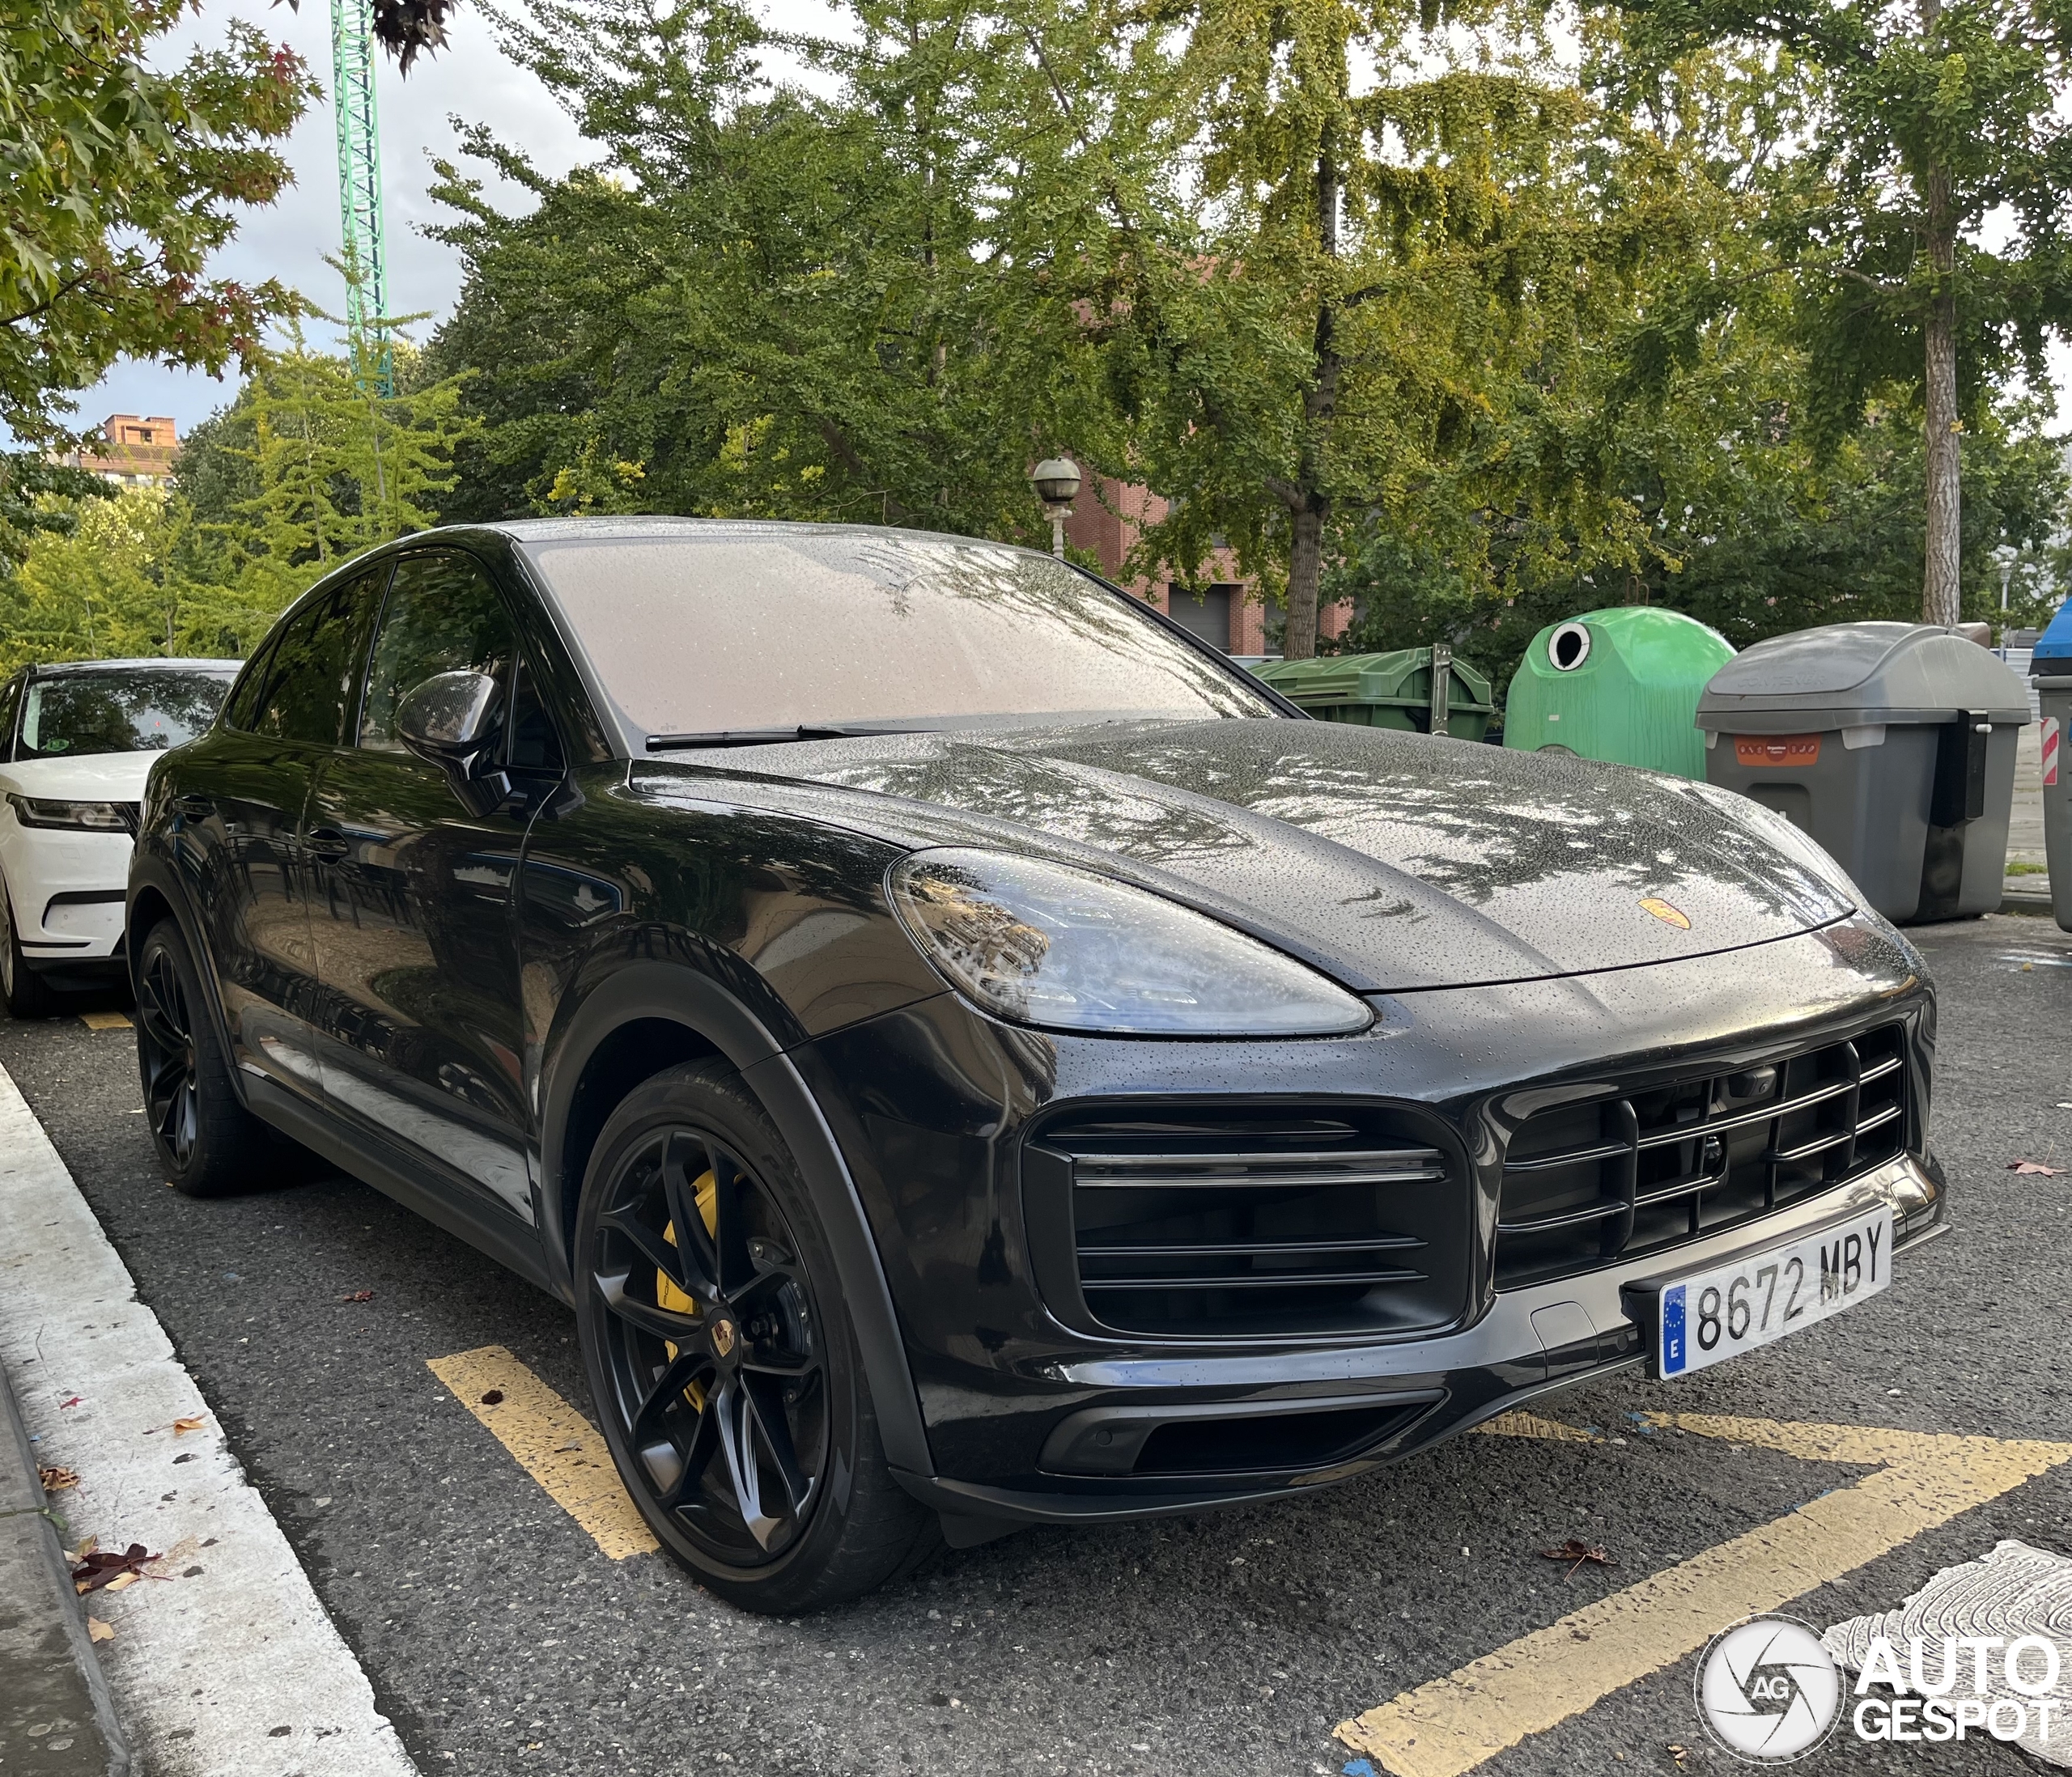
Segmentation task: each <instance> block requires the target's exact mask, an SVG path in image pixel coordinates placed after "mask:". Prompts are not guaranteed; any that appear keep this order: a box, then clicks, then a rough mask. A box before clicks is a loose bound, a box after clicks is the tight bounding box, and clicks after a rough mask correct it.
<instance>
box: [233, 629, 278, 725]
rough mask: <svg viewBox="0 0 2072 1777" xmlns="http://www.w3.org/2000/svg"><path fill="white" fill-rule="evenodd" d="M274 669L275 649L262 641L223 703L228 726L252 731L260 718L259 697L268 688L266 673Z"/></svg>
mask: <svg viewBox="0 0 2072 1777" xmlns="http://www.w3.org/2000/svg"><path fill="white" fill-rule="evenodd" d="M273 670H274V650H273V648H272V647H271V646H270V644H268V643H261V645H260V649H259V651H258V653H257V654H256V655H253V658H252V659H250V660H249V661H248V662H247V663H246V665H245V668H244V671H243V672H240V674H238V676H237V683H236V685H232V686H231V693H230V696H229V698H227V700H226V701H225V702H224V704H223V722H224V724H225V726H226V727H232V728H238V729H241V730H244V731H245V732H249V731H250V729H251V727H252V724H253V723H254V722H256V721H257V720H258V719H259V699H260V698H261V696H262V695H264V694H265V689H266V675H267V674H268V673H269V672H272V671H273Z"/></svg>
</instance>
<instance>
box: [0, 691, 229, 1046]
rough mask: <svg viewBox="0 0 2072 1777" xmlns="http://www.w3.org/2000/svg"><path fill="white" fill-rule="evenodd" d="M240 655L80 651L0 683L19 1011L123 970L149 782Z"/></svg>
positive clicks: (13, 972) (6, 955) (6, 885)
mask: <svg viewBox="0 0 2072 1777" xmlns="http://www.w3.org/2000/svg"><path fill="white" fill-rule="evenodd" d="M240 664H241V663H240V662H239V661H236V660H82V661H77V662H74V663H70V664H65V665H61V666H32V667H24V668H23V669H22V670H21V671H20V672H18V673H16V674H15V676H14V677H13V678H11V679H10V680H9V681H7V683H6V688H5V689H0V993H3V994H4V997H5V998H6V1002H7V1009H8V1010H9V1011H11V1012H12V1013H13V1014H14V1015H15V1016H16V1017H17V1018H42V1017H48V1016H49V1015H50V1014H51V1013H52V1012H53V1011H55V1010H56V1009H57V1001H56V996H55V990H54V985H53V984H54V983H56V982H65V981H67V980H70V981H72V982H76V983H78V984H80V985H84V984H86V983H87V982H91V980H93V979H94V978H96V977H97V976H98V977H101V978H118V977H119V976H120V973H121V966H122V965H121V958H122V924H123V896H124V893H125V888H126V887H127V884H128V881H129V850H130V846H131V845H132V843H133V842H134V838H135V834H136V831H137V805H138V802H139V801H141V800H142V797H143V794H144V779H145V778H146V776H147V775H148V774H149V773H150V771H151V761H153V760H154V759H155V758H156V757H157V756H158V755H159V753H163V752H164V751H165V749H167V748H168V747H176V746H178V745H179V744H180V743H181V742H182V741H183V740H190V739H192V738H193V736H195V735H197V734H199V733H200V732H202V730H203V729H204V728H206V727H208V726H209V724H210V723H211V722H213V721H214V719H215V715H216V709H217V706H219V704H221V703H222V702H223V693H225V692H227V690H228V689H230V683H231V680H232V679H233V678H234V677H236V674H237V670H238V668H239V666H240Z"/></svg>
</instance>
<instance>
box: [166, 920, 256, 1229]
mask: <svg viewBox="0 0 2072 1777" xmlns="http://www.w3.org/2000/svg"><path fill="white" fill-rule="evenodd" d="M207 1005H208V1002H207V1001H206V1000H205V999H203V998H202V984H201V980H200V978H199V976H198V975H197V973H196V972H195V968H194V959H193V956H190V955H189V952H188V948H187V941H186V939H185V938H183V937H182V936H181V935H180V927H179V926H178V925H177V924H176V922H173V921H172V920H171V919H161V920H160V921H159V922H158V924H156V925H155V926H154V927H151V931H149V932H148V933H146V935H145V937H144V941H143V943H142V944H141V945H140V946H139V947H138V952H137V1011H136V1020H137V1067H138V1074H139V1075H140V1077H141V1079H142V1085H143V1091H144V1116H145V1120H146V1122H148V1123H149V1124H150V1125H151V1140H152V1143H154V1145H155V1146H156V1147H157V1148H158V1151H159V1164H161V1165H162V1166H163V1167H164V1168H165V1174H166V1181H167V1182H168V1184H170V1185H172V1186H173V1188H174V1189H175V1190H179V1191H182V1192H184V1193H185V1194H186V1195H188V1196H189V1197H220V1196H222V1195H223V1194H224V1193H225V1192H227V1191H238V1190H250V1189H251V1188H252V1187H253V1185H256V1184H257V1183H259V1182H261V1181H262V1180H263V1179H264V1178H265V1177H266V1176H267V1168H265V1165H264V1164H263V1163H264V1161H265V1157H266V1156H267V1153H268V1151H269V1149H270V1147H271V1146H272V1139H271V1134H270V1131H269V1130H268V1129H267V1126H265V1124H264V1123H262V1122H260V1121H259V1119H258V1118H256V1117H254V1116H253V1114H252V1113H251V1112H249V1111H248V1110H247V1109H245V1108H244V1105H242V1104H240V1102H239V1101H238V1096H237V1089H236V1087H235V1086H234V1085H233V1084H231V1075H230V1067H229V1064H228V1062H227V1058H225V1056H224V1054H223V1045H222V1044H221V1043H220V1042H219V1041H218V1039H217V1036H216V1030H215V1026H214V1024H213V1023H212V1022H211V1021H210V1018H209V1016H208V1012H207Z"/></svg>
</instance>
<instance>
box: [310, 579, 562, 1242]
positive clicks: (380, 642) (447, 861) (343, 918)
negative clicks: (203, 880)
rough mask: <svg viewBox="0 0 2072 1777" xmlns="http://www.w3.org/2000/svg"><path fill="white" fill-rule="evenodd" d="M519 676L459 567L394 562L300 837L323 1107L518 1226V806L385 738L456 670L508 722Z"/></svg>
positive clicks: (485, 591)
mask: <svg viewBox="0 0 2072 1777" xmlns="http://www.w3.org/2000/svg"><path fill="white" fill-rule="evenodd" d="M517 661H518V649H517V646H516V630H515V628H514V626H513V624H512V617H511V614H510V612H509V610H508V609H507V606H506V604H505V602H504V600H503V596H501V594H500V593H499V590H498V588H497V587H496V586H495V583H494V582H493V581H492V580H491V579H490V575H489V574H488V573H487V571H486V570H485V569H484V568H483V567H482V565H481V564H480V563H479V562H477V561H476V560H475V559H474V558H473V557H472V556H469V555H467V554H465V553H461V552H459V551H454V550H439V551H427V552H425V553H420V554H416V555H408V556H405V557H403V558H401V560H400V562H398V564H397V570H396V575H395V579H394V580H393V583H392V584H391V585H390V587H389V596H388V601H387V604H386V606H385V608H384V611H383V613H382V617H381V621H380V626H379V628H378V630H377V631H376V636H375V641H374V647H373V651H372V656H371V658H370V659H369V661H368V664H367V685H366V690H365V694H364V697H363V701H362V706H361V710H360V715H359V723H358V725H357V728H356V731H355V740H354V742H353V744H350V745H348V746H345V747H342V748H340V749H338V751H337V753H334V754H333V757H331V759H330V761H329V763H328V764H327V765H326V766H325V770H324V772H323V774H322V776H321V778H320V779H319V780H318V782H317V784H316V790H315V793H314V795H313V796H312V800H311V803H310V808H309V814H308V825H309V829H310V842H311V844H312V846H313V847H316V848H317V849H318V850H321V853H322V855H323V856H322V861H321V863H319V864H318V866H317V873H318V878H319V882H320V888H319V892H318V893H317V895H316V897H315V901H314V904H313V918H312V927H311V930H312V935H313V939H314V943H315V948H316V969H317V973H318V975H319V978H321V982H322V983H323V987H324V1002H323V1003H324V1007H325V1031H324V1038H325V1041H324V1085H325V1096H326V1097H327V1098H328V1099H329V1101H330V1103H331V1105H332V1106H333V1109H334V1111H335V1112H336V1113H337V1114H338V1115H339V1116H340V1117H342V1118H345V1119H346V1120H347V1121H348V1122H352V1123H354V1124H355V1125H357V1126H359V1128H360V1129H361V1130H363V1131H364V1132H367V1133H369V1134H373V1135H375V1136H376V1137H378V1138H380V1139H382V1140H384V1141H386V1142H387V1143H389V1144H391V1145H392V1146H397V1147H401V1148H402V1149H403V1150H404V1151H405V1155H406V1156H407V1157H408V1158H409V1159H410V1160H411V1161H413V1162H414V1163H415V1164H416V1166H417V1168H418V1170H419V1171H420V1172H421V1173H423V1174H425V1175H427V1177H428V1178H429V1179H430V1180H431V1181H435V1182H437V1183H439V1185H442V1186H444V1188H445V1189H446V1190H448V1192H449V1193H450V1194H453V1195H455V1196H456V1197H458V1198H461V1200H462V1201H463V1202H465V1203H467V1204H468V1205H469V1207H470V1208H471V1209H472V1210H473V1211H474V1212H475V1213H477V1214H479V1213H480V1211H482V1210H483V1209H485V1208H486V1209H488V1210H490V1211H495V1212H501V1213H502V1214H504V1215H510V1216H512V1217H516V1218H517V1219H520V1221H523V1222H524V1223H527V1224H529V1223H531V1222H532V1221H533V1197H532V1189H531V1175H530V1171H529V1167H528V1165H527V1160H526V1155H527V1148H528V1140H527V1135H528V1130H529V1118H528V1116H527V1113H526V1105H525V1097H524V1077H523V1076H524V1062H523V1054H524V1037H523V1035H522V1030H521V1024H520V1012H519V988H518V953H517V945H516V937H515V931H514V915H513V910H512V883H513V881H514V880H515V878H516V872H517V868H518V863H519V854H520V849H521V847H522V846H523V844H524V837H525V826H526V814H525V806H524V798H522V797H520V798H516V799H501V798H499V797H498V796H497V795H496V794H495V791H491V790H489V789H486V788H485V787H483V786H482V785H479V784H469V783H465V782H459V781H456V778H455V777H454V776H453V775H452V774H451V773H450V772H449V770H448V769H447V768H445V767H443V766H438V765H435V764H432V763H431V762H430V761H427V760H424V759H421V758H419V757H417V756H416V755H415V754H414V753H410V752H408V751H406V750H405V748H404V746H403V744H402V743H401V740H400V739H399V738H398V737H397V732H396V711H397V706H398V705H399V704H400V703H401V701H402V699H403V698H404V696H405V694H406V693H409V692H410V690H411V689H414V687H415V686H417V685H421V684H422V683H423V681H425V680H427V679H428V678H430V677H431V676H433V675H434V674H435V673H439V672H453V671H456V670H460V669H462V668H469V669H472V670H474V671H478V672H487V673H490V674H491V675H492V676H495V678H496V679H498V681H499V682H500V683H501V684H502V685H503V687H504V699H503V702H504V719H505V720H508V719H509V713H510V704H511V695H510V693H511V687H512V676H513V673H514V672H515V671H516V665H517ZM492 802H494V803H495V804H497V805H496V806H495V807H494V808H491V807H490V804H491V803H492ZM485 811H486V812H485Z"/></svg>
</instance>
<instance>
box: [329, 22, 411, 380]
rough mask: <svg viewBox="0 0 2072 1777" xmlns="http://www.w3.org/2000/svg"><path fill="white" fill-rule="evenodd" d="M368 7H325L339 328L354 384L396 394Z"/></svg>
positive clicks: (379, 138) (371, 30)
mask: <svg viewBox="0 0 2072 1777" xmlns="http://www.w3.org/2000/svg"><path fill="white" fill-rule="evenodd" d="M374 63H375V51H374V9H373V5H372V0H331V83H332V96H333V102H334V104H336V106H337V108H338V209H339V211H340V214H341V215H342V219H343V222H344V231H345V248H346V252H345V263H346V325H347V327H348V328H349V329H350V332H351V334H352V348H353V361H354V362H353V369H354V374H355V376H356V377H361V378H364V379H366V380H368V381H370V382H372V384H373V385H374V387H375V388H376V390H377V391H378V392H380V394H383V395H393V394H394V393H395V392H396V376H395V361H394V358H393V355H392V354H391V353H390V351H389V330H388V325H387V323H388V319H389V251H388V246H387V244H386V242H385V241H384V238H383V233H384V231H383V228H382V223H381V133H380V126H379V125H378V124H377V122H376V117H375V110H374Z"/></svg>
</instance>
